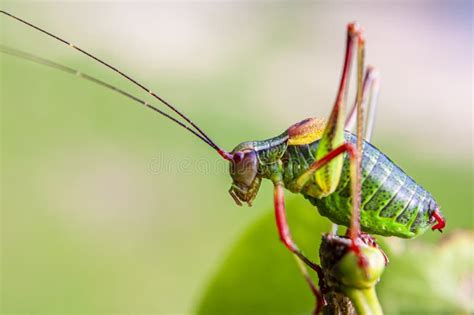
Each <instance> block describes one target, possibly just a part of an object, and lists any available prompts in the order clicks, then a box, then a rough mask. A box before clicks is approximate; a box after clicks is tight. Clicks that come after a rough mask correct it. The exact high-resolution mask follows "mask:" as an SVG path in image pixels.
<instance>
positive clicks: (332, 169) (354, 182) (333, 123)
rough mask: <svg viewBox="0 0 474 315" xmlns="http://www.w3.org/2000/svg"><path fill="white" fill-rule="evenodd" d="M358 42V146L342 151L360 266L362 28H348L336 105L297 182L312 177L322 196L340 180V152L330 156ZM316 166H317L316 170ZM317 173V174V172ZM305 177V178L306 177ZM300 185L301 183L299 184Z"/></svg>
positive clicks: (339, 133)
mask: <svg viewBox="0 0 474 315" xmlns="http://www.w3.org/2000/svg"><path fill="white" fill-rule="evenodd" d="M356 43H357V98H356V113H357V116H356V117H357V133H356V135H357V143H356V147H355V150H353V148H354V147H353V146H352V145H350V146H349V145H347V144H346V146H345V148H346V149H345V150H346V151H347V152H348V153H349V157H350V161H351V166H350V168H351V170H350V174H351V188H352V214H351V222H350V228H349V230H350V238H351V240H352V246H351V249H352V250H353V251H354V252H355V253H356V254H357V256H358V257H359V262H360V264H361V265H364V264H365V259H364V257H363V256H362V254H361V251H360V248H359V246H358V245H357V243H356V240H357V238H358V235H359V233H360V222H359V216H360V193H361V180H360V179H361V170H360V165H361V156H362V144H363V140H362V133H363V112H362V106H361V105H362V97H363V75H364V56H365V39H364V36H363V33H362V30H361V28H360V27H359V26H358V25H357V24H355V23H351V24H349V25H348V32H347V46H346V55H345V60H344V67H343V71H342V76H341V82H340V85H339V90H338V94H337V98H336V102H335V104H334V107H333V109H332V112H331V115H330V117H329V119H328V123H327V125H326V128H325V130H324V132H323V136H322V137H321V140H320V142H319V145H318V149H317V151H316V162H314V163H313V165H312V166H314V167H310V169H309V170H308V171H307V172H306V173H307V174H305V175H304V176H302V178H301V179H298V182H299V181H302V182H306V181H307V180H308V179H309V178H310V176H312V174H314V175H315V177H316V183H317V184H318V186H319V188H320V190H321V191H322V196H325V195H329V194H331V193H333V192H334V191H335V190H336V188H337V186H338V184H339V180H340V177H341V172H342V166H343V158H342V156H339V154H340V153H338V154H335V155H334V156H330V154H331V153H334V150H335V148H337V147H341V148H344V145H343V144H345V139H344V131H345V130H344V127H345V121H346V118H345V108H344V107H345V101H346V98H347V96H346V94H347V85H348V83H347V81H348V76H349V72H350V65H351V60H352V55H353V50H354V47H355V45H356ZM328 156H330V158H328V159H327V160H326V161H325V163H324V164H320V163H319V162H320V161H321V160H322V159H323V158H325V157H326V158H327V157H328ZM316 166H317V167H316ZM316 170H317V171H316ZM305 177H306V178H305ZM299 184H301V183H299Z"/></svg>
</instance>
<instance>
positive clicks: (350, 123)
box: [345, 66, 380, 142]
mask: <svg viewBox="0 0 474 315" xmlns="http://www.w3.org/2000/svg"><path fill="white" fill-rule="evenodd" d="M379 89H380V77H379V72H378V70H377V69H376V68H374V67H372V66H368V67H367V68H366V71H365V77H364V83H363V87H362V108H363V109H364V110H365V111H367V118H366V119H365V127H364V132H363V134H364V139H365V140H366V141H369V142H370V140H371V138H372V132H373V130H374V121H375V113H376V110H377V98H378V93H379ZM356 108H357V98H356V100H355V101H354V105H353V106H352V107H351V110H350V111H349V115H348V117H347V120H346V126H345V129H346V130H353V129H354V124H355V118H356Z"/></svg>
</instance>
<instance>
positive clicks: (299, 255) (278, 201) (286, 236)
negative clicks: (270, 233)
mask: <svg viewBox="0 0 474 315" xmlns="http://www.w3.org/2000/svg"><path fill="white" fill-rule="evenodd" d="M273 201H274V205H275V218H276V223H277V228H278V234H279V236H280V240H281V241H282V242H283V244H285V246H286V248H288V249H289V250H290V251H291V252H292V253H293V254H294V255H295V256H294V257H295V258H296V260H297V263H298V267H299V268H300V271H301V273H302V274H303V276H304V278H305V279H306V282H308V284H309V286H310V289H311V292H312V293H313V294H314V296H315V298H316V310H315V313H314V314H319V311H320V310H321V308H322V307H323V305H324V299H323V296H322V295H321V292H320V291H319V290H318V289H317V288H316V286H315V285H314V283H313V280H312V279H311V277H310V276H309V274H308V271H307V269H306V267H305V265H304V264H303V263H305V264H306V265H308V266H309V267H310V268H311V269H313V270H314V271H316V273H317V274H318V278H319V279H320V280H321V279H322V269H321V267H320V266H318V265H317V264H315V263H313V262H312V261H311V260H310V259H309V258H307V257H306V256H305V255H304V254H303V252H302V251H301V250H300V249H299V248H298V246H297V245H296V244H295V242H294V241H293V238H292V237H291V232H290V227H289V225H288V220H287V218H286V209H285V195H284V191H283V185H282V183H281V182H275V186H274V196H273Z"/></svg>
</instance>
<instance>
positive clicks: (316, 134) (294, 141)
mask: <svg viewBox="0 0 474 315" xmlns="http://www.w3.org/2000/svg"><path fill="white" fill-rule="evenodd" d="M326 123H327V121H326V120H325V119H319V118H307V119H305V120H303V121H300V122H298V123H296V124H294V125H293V126H291V127H290V128H288V145H303V144H309V143H312V142H314V141H316V140H319V139H321V137H322V136H323V132H324V128H325V127H326Z"/></svg>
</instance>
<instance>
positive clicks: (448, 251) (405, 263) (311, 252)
mask: <svg viewBox="0 0 474 315" xmlns="http://www.w3.org/2000/svg"><path fill="white" fill-rule="evenodd" d="M287 211H288V216H289V222H290V226H291V230H292V233H293V235H294V239H295V240H296V243H297V244H298V245H299V246H300V248H302V249H303V251H304V252H305V253H306V254H307V255H308V256H309V257H310V258H311V259H313V260H314V261H316V262H319V259H317V252H318V250H319V245H320V239H321V234H322V233H325V232H327V231H329V229H330V222H329V221H328V220H327V219H325V218H322V217H321V216H320V215H319V214H318V213H317V210H316V209H315V208H313V207H311V206H308V204H307V201H305V200H304V199H303V198H295V199H291V201H289V202H288V203H287ZM428 233H429V232H428ZM421 238H423V237H421ZM445 238H447V239H446V240H445V241H444V242H440V245H433V244H425V243H423V242H422V241H419V240H398V239H396V240H394V239H389V240H387V242H386V241H385V240H381V243H382V247H384V248H385V249H386V252H387V254H388V255H389V258H390V264H389V266H388V267H387V268H386V270H385V273H384V274H383V275H382V278H381V282H380V283H379V284H378V285H377V292H378V295H379V298H380V301H381V304H382V307H383V309H384V311H385V313H386V314H402V313H405V314H406V313H408V312H411V313H418V314H420V313H428V312H433V311H436V312H440V311H442V312H445V313H452V312H456V313H468V312H469V311H471V312H472V311H473V305H472V302H471V300H470V298H469V297H470V296H471V295H470V294H472V292H471V291H469V288H470V287H469V283H470V282H469V281H472V276H473V275H474V262H473V257H472V250H473V249H472V244H473V243H474V242H473V240H474V237H473V235H472V233H471V232H464V233H451V235H450V236H447V237H445ZM394 242H395V243H396V244H398V246H397V247H398V249H397V250H395V249H390V248H389V247H388V246H389V244H391V243H394ZM400 243H401V244H402V246H400ZM391 248H396V247H395V246H391ZM471 290H472V287H471ZM314 305H315V301H314V298H313V296H312V295H311V293H310V290H309V288H308V286H307V284H306V282H305V281H304V279H303V277H302V276H301V275H300V272H299V270H298V268H297V266H296V264H295V261H294V258H293V257H292V255H291V254H290V253H289V252H288V251H287V250H286V248H285V247H284V246H283V245H282V244H281V243H280V241H279V240H278V235H277V231H276V225H275V222H274V218H273V211H269V213H267V214H265V215H264V216H263V217H262V218H261V219H259V220H257V222H255V223H254V224H252V225H251V226H250V227H249V228H248V229H247V231H245V233H244V234H243V235H242V236H241V237H240V239H239V240H238V241H237V242H236V243H235V244H234V245H233V246H232V247H231V248H230V250H229V253H228V255H227V256H226V258H225V259H224V260H223V262H222V264H221V266H220V268H219V269H218V270H217V272H216V273H215V275H214V277H213V278H212V279H211V281H210V282H209V284H208V287H207V289H206V290H205V291H204V294H203V296H202V298H201V300H200V302H199V303H198V306H197V310H196V313H197V314H206V315H209V314H310V312H311V311H312V310H313V309H314Z"/></svg>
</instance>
